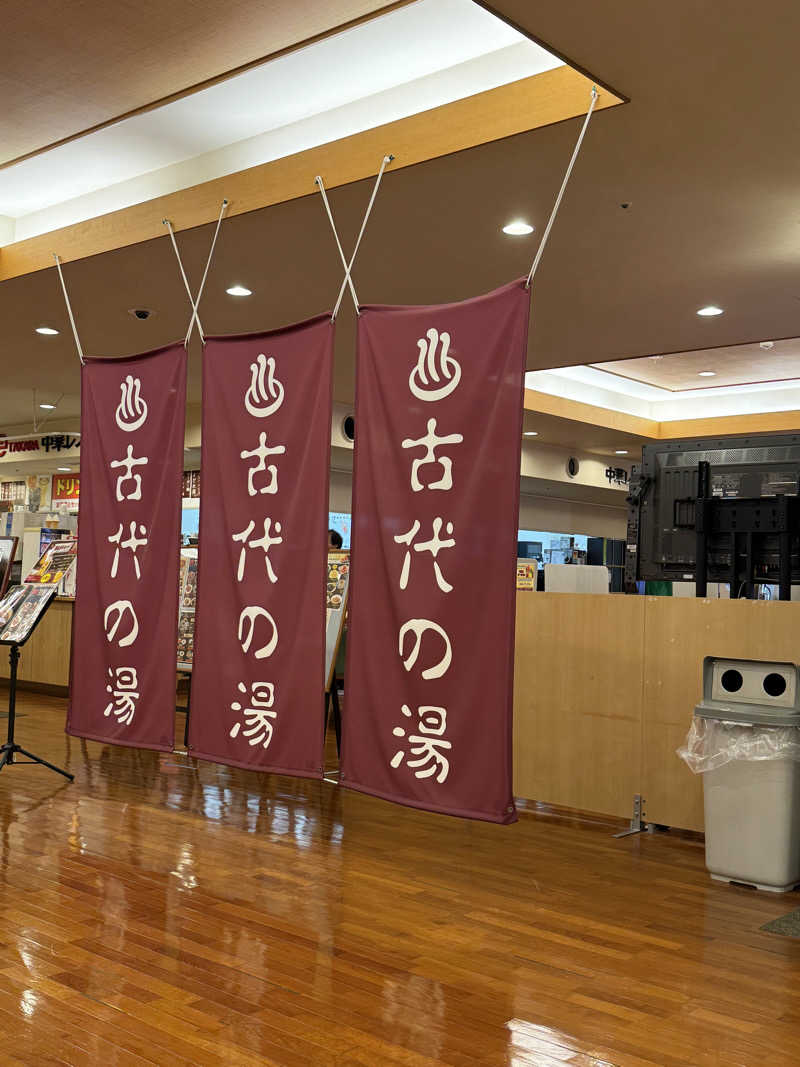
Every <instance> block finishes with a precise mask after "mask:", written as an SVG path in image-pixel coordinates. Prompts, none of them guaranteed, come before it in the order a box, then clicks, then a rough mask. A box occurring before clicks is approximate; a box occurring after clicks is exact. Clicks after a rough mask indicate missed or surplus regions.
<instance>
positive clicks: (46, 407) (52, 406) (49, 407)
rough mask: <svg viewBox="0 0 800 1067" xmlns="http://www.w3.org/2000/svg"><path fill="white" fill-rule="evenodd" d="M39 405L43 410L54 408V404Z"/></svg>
mask: <svg viewBox="0 0 800 1067" xmlns="http://www.w3.org/2000/svg"><path fill="white" fill-rule="evenodd" d="M39 407H40V408H44V410H45V411H53V410H54V409H55V404H40V405H39Z"/></svg>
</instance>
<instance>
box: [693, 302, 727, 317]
mask: <svg viewBox="0 0 800 1067" xmlns="http://www.w3.org/2000/svg"><path fill="white" fill-rule="evenodd" d="M697 314H698V315H702V316H703V318H707V319H708V318H711V317H712V316H713V315H721V314H722V308H718V307H717V306H716V305H715V304H709V305H708V306H707V307H704V308H698V309H697Z"/></svg>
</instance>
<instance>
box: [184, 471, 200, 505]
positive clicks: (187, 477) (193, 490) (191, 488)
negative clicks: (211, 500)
mask: <svg viewBox="0 0 800 1067" xmlns="http://www.w3.org/2000/svg"><path fill="white" fill-rule="evenodd" d="M181 496H182V497H183V498H184V499H187V498H199V496H200V471H184V472H183V480H182V482H181Z"/></svg>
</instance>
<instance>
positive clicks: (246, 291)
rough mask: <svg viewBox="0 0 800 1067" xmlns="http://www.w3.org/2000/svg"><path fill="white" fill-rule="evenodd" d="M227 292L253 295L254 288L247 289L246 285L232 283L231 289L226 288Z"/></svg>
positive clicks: (233, 294) (236, 294)
mask: <svg viewBox="0 0 800 1067" xmlns="http://www.w3.org/2000/svg"><path fill="white" fill-rule="evenodd" d="M225 292H226V293H227V294H228V296H252V295H253V290H252V289H247V288H246V287H245V286H244V285H232V286H231V287H230V289H226V290H225Z"/></svg>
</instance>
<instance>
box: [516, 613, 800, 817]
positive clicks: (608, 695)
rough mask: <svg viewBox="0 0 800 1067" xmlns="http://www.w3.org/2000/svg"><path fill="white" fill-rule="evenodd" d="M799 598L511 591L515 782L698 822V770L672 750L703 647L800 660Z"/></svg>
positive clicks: (595, 804) (520, 792)
mask: <svg viewBox="0 0 800 1067" xmlns="http://www.w3.org/2000/svg"><path fill="white" fill-rule="evenodd" d="M799 652H800V603H791V602H789V603H780V602H766V601H750V600H691V599H684V598H672V597H632V596H631V597H629V596H623V595H608V596H587V595H580V594H570V593H519V594H518V595H517V644H516V680H515V701H514V719H515V721H514V792H515V794H516V795H517V796H520V797H527V798H530V799H533V800H541V801H545V802H548V803H552V804H563V805H565V806H566V807H572V808H580V809H582V810H585V811H594V812H601V813H603V814H607V815H618V816H622V817H623V818H629V817H630V816H631V814H632V806H633V796H634V794H635V793H639V794H641V796H642V797H643V798H644V805H645V812H646V818H647V820H648V821H649V822H655V823H663V824H665V825H667V826H676V827H681V828H683V829H688V830H702V829H703V784H702V776H700V775H694V774H692V772H691V771H690V770H689V768H688V767H687V766H686V764H685V763H684V762H683V761H682V760H681V759H679V757H678V756H677V755H676V754H675V750H676V749H677V748H678V747H679V746H680V745H681V744H682V743H683V741H684V739H685V737H686V733H687V731H688V729H689V725H690V723H691V720H692V712H693V710H694V706H695V704H696V703H697V702H698V700H699V699H700V696H701V692H702V668H703V657H704V656H729V657H732V658H734V659H756V660H776V661H777V660H782V661H788V662H791V663H796V662H797V661H798V653H799Z"/></svg>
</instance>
